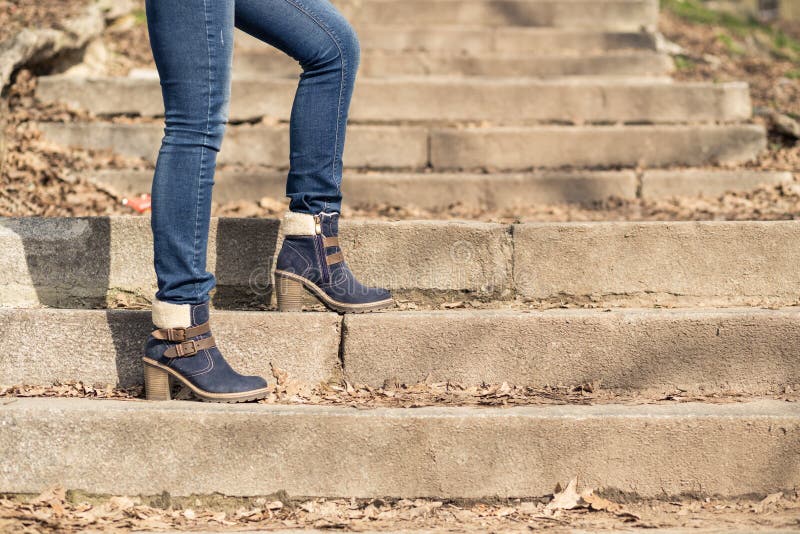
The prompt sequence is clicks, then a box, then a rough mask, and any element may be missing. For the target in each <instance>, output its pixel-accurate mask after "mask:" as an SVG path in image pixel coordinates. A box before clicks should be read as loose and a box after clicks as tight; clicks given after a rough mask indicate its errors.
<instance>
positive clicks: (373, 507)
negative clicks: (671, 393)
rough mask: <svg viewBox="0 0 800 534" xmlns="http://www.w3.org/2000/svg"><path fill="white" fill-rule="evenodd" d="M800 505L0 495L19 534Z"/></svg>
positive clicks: (784, 517) (653, 517)
mask: <svg viewBox="0 0 800 534" xmlns="http://www.w3.org/2000/svg"><path fill="white" fill-rule="evenodd" d="M798 512H800V499H798V495H797V494H796V493H795V494H793V495H789V494H783V493H776V494H773V495H769V496H767V497H766V498H765V499H762V500H746V499H743V500H727V501H726V500H720V499H713V500H712V499H705V500H702V501H700V500H673V501H669V502H667V501H635V500H634V501H630V502H627V503H626V504H624V505H623V504H619V503H617V502H614V501H613V500H610V499H608V498H605V497H603V496H601V495H598V494H597V493H596V492H595V491H593V490H591V489H585V490H582V491H580V492H579V491H578V484H577V479H573V480H571V481H570V482H569V483H568V484H567V486H566V487H565V488H563V489H562V488H560V487H557V488H556V490H555V491H554V494H553V495H552V496H547V497H544V498H543V499H540V500H520V499H509V500H495V501H493V502H452V501H437V500H432V499H415V500H410V499H369V500H365V499H358V500H356V499H350V500H346V499H312V500H292V499H290V498H289V497H288V496H286V495H285V494H278V495H273V496H269V497H253V498H233V497H221V496H212V497H186V498H174V497H171V496H170V495H168V494H162V495H158V496H154V497H134V498H131V497H124V496H116V497H91V496H85V495H79V494H76V493H74V492H66V491H64V490H63V489H61V488H52V489H50V490H47V491H45V492H43V493H42V494H41V495H38V496H35V497H25V496H6V498H0V531H3V532H6V531H7V532H19V533H29V534H33V533H45V532H60V533H69V532H84V531H87V530H91V531H92V532H111V531H130V530H137V531H141V530H167V529H174V530H189V529H191V530H213V531H215V532H225V531H239V530H241V529H247V530H253V529H263V530H272V529H292V528H318V529H347V530H355V531H359V530H367V529H369V530H390V529H391V530H399V529H420V528H424V529H425V531H426V532H446V531H452V530H453V529H457V530H458V531H461V532H487V531H499V530H502V531H504V532H529V531H530V530H539V529H544V530H549V531H552V532H561V531H570V532H574V530H572V529H585V530H587V531H596V530H611V529H615V528H620V527H622V526H634V527H638V528H660V527H662V528H663V527H694V528H699V527H704V526H705V527H708V526H714V525H719V524H720V523H721V522H735V523H736V525H737V527H738V528H742V527H748V526H749V527H752V528H757V527H772V528H780V527H791V526H794V527H797V526H798Z"/></svg>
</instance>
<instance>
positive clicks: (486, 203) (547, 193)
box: [83, 169, 793, 213]
mask: <svg viewBox="0 0 800 534" xmlns="http://www.w3.org/2000/svg"><path fill="white" fill-rule="evenodd" d="M83 177H85V178H87V179H89V180H91V181H93V182H95V183H98V184H101V185H102V186H103V187H105V188H106V189H109V190H112V191H115V192H116V193H117V194H118V195H120V196H131V195H137V194H141V193H145V192H148V191H150V185H151V182H152V180H153V171H150V170H146V171H135V170H106V171H88V172H87V173H86V174H84V175H83ZM792 180H793V178H792V173H791V172H788V171H786V172H783V171H775V172H769V171H749V170H741V171H728V170H706V169H670V170H649V171H645V172H643V173H642V174H641V192H640V193H639V198H642V199H644V200H656V199H663V198H671V197H676V196H683V197H694V196H701V195H702V196H707V197H715V196H718V195H721V194H723V193H725V192H728V191H751V190H753V189H755V188H756V187H759V186H762V185H766V186H770V185H777V184H785V183H790V182H791V181H792ZM342 189H343V191H344V202H345V205H346V206H349V207H351V208H370V207H374V206H380V205H391V206H406V207H417V208H422V209H426V210H433V211H448V210H449V209H450V208H452V207H453V206H459V207H462V208H466V209H474V210H486V211H489V212H492V211H504V212H507V213H513V212H514V211H515V210H524V209H525V208H529V207H530V206H535V205H544V204H561V203H586V204H588V203H592V202H597V201H602V200H606V199H608V198H611V197H615V198H622V199H635V198H637V174H636V172H634V171H632V170H627V171H542V172H534V173H491V174H473V173H416V174H414V173H354V172H349V173H347V175H346V176H345V178H344V180H343V182H342ZM285 193H286V172H282V171H274V170H271V169H265V170H222V171H217V174H216V175H215V177H214V200H215V201H216V202H220V203H225V202H236V201H242V200H250V201H253V200H258V199H261V198H263V197H270V198H274V199H282V198H284V197H285ZM517 213H520V212H519V211H517Z"/></svg>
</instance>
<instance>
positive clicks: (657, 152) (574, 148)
mask: <svg viewBox="0 0 800 534" xmlns="http://www.w3.org/2000/svg"><path fill="white" fill-rule="evenodd" d="M39 128H40V129H41V131H42V132H43V134H44V136H45V138H47V139H49V140H51V141H53V142H55V143H57V144H61V145H65V146H78V147H84V148H90V149H111V150H114V151H115V152H117V153H119V154H121V155H125V156H133V157H142V158H146V159H148V160H150V161H154V160H155V158H156V156H157V152H158V147H159V146H160V143H161V137H162V135H163V130H162V127H161V125H160V124H146V125H124V124H106V123H90V124H78V123H76V124H61V123H40V124H39ZM764 148H766V135H765V131H764V128H763V127H762V126H756V125H739V126H736V125H732V126H636V127H634V126H628V127H610V126H609V127H531V128H481V129H467V130H455V129H438V128H434V129H430V130H429V129H427V128H424V127H401V126H398V127H386V126H383V127H379V126H353V127H350V128H348V134H347V144H346V148H345V159H344V161H345V165H346V166H347V167H348V168H373V169H422V168H426V167H429V166H430V167H432V168H433V169H436V170H463V169H483V168H492V169H497V170H527V169H530V168H535V167H542V168H547V167H563V166H577V167H581V166H588V167H592V166H604V167H605V166H637V165H642V166H647V165H650V166H666V165H703V164H710V163H731V164H732V163H740V162H746V161H750V160H752V159H754V158H755V157H756V156H757V155H758V154H759V153H760V152H761V151H762V150H764ZM288 155H289V130H288V127H283V126H278V127H266V126H234V127H229V128H228V130H227V134H226V138H225V143H224V146H223V150H222V152H221V153H220V156H219V159H218V161H219V162H220V163H230V164H245V165H267V166H274V167H285V166H286V165H287V162H288V159H289V158H288Z"/></svg>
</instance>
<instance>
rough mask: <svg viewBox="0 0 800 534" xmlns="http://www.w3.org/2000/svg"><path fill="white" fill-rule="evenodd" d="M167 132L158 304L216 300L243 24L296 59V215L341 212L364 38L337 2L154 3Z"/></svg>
mask: <svg viewBox="0 0 800 534" xmlns="http://www.w3.org/2000/svg"><path fill="white" fill-rule="evenodd" d="M146 7H147V23H148V29H149V33H150V42H151V46H152V49H153V56H154V58H155V61H156V66H157V67H158V72H159V75H160V77H161V87H162V93H163V97H164V107H165V109H166V116H165V118H166V128H165V131H164V138H163V141H162V145H161V150H160V152H159V156H158V162H157V164H156V171H155V177H154V179H153V188H152V196H153V214H152V227H153V235H154V247H155V268H156V274H157V275H158V288H159V290H158V293H157V294H156V297H157V298H158V299H159V300H161V301H164V302H170V303H174V304H198V303H202V302H206V301H207V300H208V293H209V291H210V290H211V289H212V288H213V287H214V284H215V279H214V276H213V275H212V274H211V273H209V272H207V270H206V250H207V240H208V226H209V218H210V213H211V191H212V188H213V185H214V169H215V166H216V157H217V153H218V152H219V150H220V148H221V146H222V139H223V136H224V133H225V125H226V123H227V118H228V107H229V101H230V85H231V74H230V72H231V61H232V56H233V29H234V26H236V27H238V28H240V29H242V30H244V31H246V32H247V33H250V34H251V35H253V36H255V37H257V38H259V39H261V40H263V41H264V42H266V43H268V44H270V45H272V46H274V47H276V48H278V49H280V50H282V51H283V52H285V53H286V54H288V55H290V56H291V57H293V58H294V59H296V60H297V61H298V62H299V63H300V65H301V66H302V69H303V73H302V74H301V76H300V81H299V84H298V88H297V93H296V95H295V100H294V106H293V108H292V115H291V124H290V131H291V133H290V137H291V141H290V144H291V149H290V154H289V164H290V170H289V175H288V180H287V186H286V194H287V196H288V197H289V198H290V199H291V204H290V209H291V210H292V211H295V212H299V213H308V214H317V213H319V212H321V211H339V210H340V208H341V199H342V196H341V181H342V152H343V150H344V142H345V128H346V124H347V114H348V110H349V107H350V99H351V96H352V93H353V85H354V83H355V78H356V72H357V70H358V62H359V44H358V39H357V37H356V34H355V32H354V31H353V29H352V27H351V26H350V25H349V24H348V22H347V21H346V20H345V19H344V17H342V15H341V14H340V13H339V12H338V11H337V10H336V9H335V8H334V7H333V6H332V5H331V4H330V2H328V0H180V1H167V0H160V1H159V0H147V4H146Z"/></svg>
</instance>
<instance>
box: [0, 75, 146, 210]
mask: <svg viewBox="0 0 800 534" xmlns="http://www.w3.org/2000/svg"><path fill="white" fill-rule="evenodd" d="M35 87H36V78H35V77H34V76H33V75H32V74H31V73H30V72H29V71H21V72H20V73H18V75H17V77H16V80H15V83H14V84H13V85H12V86H10V87H9V88H8V90H7V101H6V102H5V105H7V106H8V107H7V110H5V112H3V111H1V110H0V117H2V121H3V123H4V124H3V123H0V126H2V128H3V130H4V134H5V140H4V142H5V145H6V146H5V157H4V158H3V160H2V161H0V216H31V215H39V216H45V217H55V216H67V217H75V216H86V215H111V214H115V213H122V212H123V209H122V208H123V207H122V206H121V205H120V199H118V198H117V197H115V196H114V195H113V194H112V193H110V192H108V191H106V190H104V189H103V188H101V187H99V186H97V185H96V184H93V183H90V182H88V181H87V180H85V179H83V178H81V175H82V174H83V173H85V171H87V170H91V169H99V168H110V169H113V168H120V167H125V168H131V167H132V168H137V166H139V165H141V162H139V161H138V160H132V159H126V158H122V157H119V156H116V155H113V154H111V153H110V152H92V151H87V150H78V149H69V148H64V147H62V146H58V145H55V144H52V143H48V142H47V141H45V140H43V139H42V136H41V134H40V133H39V131H38V130H37V129H36V127H35V121H37V120H44V119H47V120H61V121H70V120H74V119H76V118H83V117H84V115H85V114H82V113H79V112H76V111H72V110H68V109H67V108H66V107H64V106H58V105H44V104H38V103H36V101H35V99H34V96H33V94H34V91H35ZM126 211H127V212H128V213H130V210H127V209H126Z"/></svg>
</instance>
